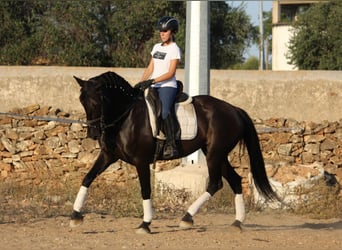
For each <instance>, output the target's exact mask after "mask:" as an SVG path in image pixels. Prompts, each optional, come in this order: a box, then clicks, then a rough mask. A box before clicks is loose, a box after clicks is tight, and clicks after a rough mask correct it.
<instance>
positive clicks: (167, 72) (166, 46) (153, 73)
mask: <svg viewBox="0 0 342 250" xmlns="http://www.w3.org/2000/svg"><path fill="white" fill-rule="evenodd" d="M158 29H159V32H160V39H161V43H157V44H155V45H154V46H153V49H152V52H151V56H152V57H151V59H150V62H149V64H148V66H147V68H146V70H145V71H144V73H143V75H142V78H141V81H147V80H148V79H149V80H148V82H150V84H152V85H151V86H152V87H153V88H155V89H156V90H157V92H158V95H159V99H160V101H161V103H162V114H161V116H162V120H163V124H164V128H165V129H164V130H165V131H164V132H165V136H166V144H165V146H164V152H163V156H164V158H165V159H170V158H173V157H177V156H178V150H177V147H176V143H175V127H174V123H173V118H172V113H171V110H172V108H173V105H174V102H175V98H176V94H177V82H176V69H177V65H178V63H179V61H180V58H181V51H180V48H179V47H178V45H177V44H176V42H175V37H174V35H175V34H176V33H177V31H178V21H177V19H176V18H174V17H170V16H164V17H162V18H161V19H160V20H159V21H158Z"/></svg>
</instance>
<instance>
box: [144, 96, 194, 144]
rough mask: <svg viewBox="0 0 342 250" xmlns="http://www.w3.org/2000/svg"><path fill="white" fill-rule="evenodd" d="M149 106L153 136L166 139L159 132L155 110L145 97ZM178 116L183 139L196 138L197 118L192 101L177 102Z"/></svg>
mask: <svg viewBox="0 0 342 250" xmlns="http://www.w3.org/2000/svg"><path fill="white" fill-rule="evenodd" d="M145 101H146V104H147V108H148V116H149V120H150V124H151V128H152V134H153V137H158V138H160V139H165V136H164V135H163V134H162V132H161V135H160V134H159V135H158V134H157V133H158V131H157V126H156V117H155V114H154V113H153V110H152V108H151V106H150V104H149V103H148V101H147V100H146V99H145ZM175 111H176V116H177V119H178V123H179V125H180V129H181V140H192V139H193V138H195V136H196V134H197V118H196V112H195V108H194V105H193V104H192V103H191V101H186V102H181V103H176V105H175Z"/></svg>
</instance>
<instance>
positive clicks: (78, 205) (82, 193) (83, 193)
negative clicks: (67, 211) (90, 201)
mask: <svg viewBox="0 0 342 250" xmlns="http://www.w3.org/2000/svg"><path fill="white" fill-rule="evenodd" d="M87 192H88V188H86V187H84V186H81V187H80V190H79V191H78V193H77V196H76V200H75V202H74V210H75V211H76V212H81V209H82V207H83V205H84V202H85V199H86V197H87Z"/></svg>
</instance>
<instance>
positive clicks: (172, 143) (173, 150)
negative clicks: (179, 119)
mask: <svg viewBox="0 0 342 250" xmlns="http://www.w3.org/2000/svg"><path fill="white" fill-rule="evenodd" d="M163 122H164V128H165V129H164V130H165V131H164V132H165V135H166V142H165V146H164V151H163V158H164V159H166V160H167V159H171V158H176V157H177V156H178V150H177V146H176V140H175V127H174V124H173V120H172V117H171V115H168V116H167V117H166V119H165V120H163Z"/></svg>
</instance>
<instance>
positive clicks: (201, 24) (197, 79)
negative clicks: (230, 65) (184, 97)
mask: <svg viewBox="0 0 342 250" xmlns="http://www.w3.org/2000/svg"><path fill="white" fill-rule="evenodd" d="M208 6H209V3H208V1H187V5H186V11H187V12H186V16H187V18H186V45H185V46H186V48H185V90H186V91H187V93H189V95H191V96H195V95H201V94H204V95H207V94H209V89H210V86H209V82H210V73H209V72H210V66H209V65H210V61H209V8H208ZM199 160H200V151H196V152H194V153H193V154H191V155H189V156H188V157H187V161H188V162H190V163H193V164H195V163H198V162H199Z"/></svg>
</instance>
